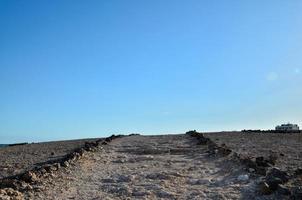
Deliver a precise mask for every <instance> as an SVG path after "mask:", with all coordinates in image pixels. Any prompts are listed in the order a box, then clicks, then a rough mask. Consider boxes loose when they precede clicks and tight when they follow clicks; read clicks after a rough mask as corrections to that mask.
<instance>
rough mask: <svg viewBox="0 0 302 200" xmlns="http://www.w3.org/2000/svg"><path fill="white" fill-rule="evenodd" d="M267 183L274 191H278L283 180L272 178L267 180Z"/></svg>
mask: <svg viewBox="0 0 302 200" xmlns="http://www.w3.org/2000/svg"><path fill="white" fill-rule="evenodd" d="M266 182H267V184H268V185H269V187H270V189H271V190H272V191H275V190H277V189H278V185H279V184H282V180H281V179H280V178H278V177H270V178H269V179H266Z"/></svg>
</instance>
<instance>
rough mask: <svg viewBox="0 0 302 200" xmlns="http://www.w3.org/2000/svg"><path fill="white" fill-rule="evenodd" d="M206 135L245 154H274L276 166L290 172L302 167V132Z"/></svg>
mask: <svg viewBox="0 0 302 200" xmlns="http://www.w3.org/2000/svg"><path fill="white" fill-rule="evenodd" d="M205 135H206V136H207V137H209V138H211V139H212V140H213V141H215V142H216V143H218V144H220V145H221V144H226V146H228V147H230V148H231V149H232V150H234V151H236V152H238V153H240V154H243V155H247V156H252V157H258V156H264V157H267V156H269V155H274V156H276V157H277V161H276V167H278V168H281V169H282V170H285V171H288V172H289V173H292V172H293V171H294V170H296V169H297V168H299V167H300V168H301V167H302V133H243V132H219V133H208V134H205Z"/></svg>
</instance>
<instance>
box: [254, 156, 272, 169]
mask: <svg viewBox="0 0 302 200" xmlns="http://www.w3.org/2000/svg"><path fill="white" fill-rule="evenodd" d="M256 164H257V166H259V167H269V166H270V165H269V164H268V161H267V160H264V157H263V156H260V157H257V158H256Z"/></svg>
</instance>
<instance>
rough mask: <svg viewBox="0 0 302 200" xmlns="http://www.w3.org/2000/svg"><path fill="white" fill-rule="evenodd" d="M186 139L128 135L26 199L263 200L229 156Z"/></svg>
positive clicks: (59, 174) (88, 156) (56, 176)
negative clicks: (217, 154)
mask: <svg viewBox="0 0 302 200" xmlns="http://www.w3.org/2000/svg"><path fill="white" fill-rule="evenodd" d="M206 151H207V147H206V146H203V145H196V140H195V139H194V138H192V137H190V136H188V135H165V136H131V137H124V138H119V139H116V140H113V141H112V142H111V143H110V144H109V145H105V146H103V149H100V150H98V151H97V152H89V153H86V154H85V155H84V156H83V157H82V159H80V160H79V161H78V162H77V163H76V164H75V165H73V166H71V167H70V168H67V169H62V170H59V171H58V172H56V173H55V174H54V176H53V178H49V179H46V180H44V181H43V184H41V185H40V186H39V187H40V188H41V191H40V192H35V193H26V194H25V196H26V197H27V198H28V199H262V198H263V197H257V196H256V194H255V179H254V178H251V177H250V178H249V179H248V180H245V181H244V180H238V176H239V175H244V174H247V172H246V171H244V170H243V166H241V165H239V164H238V163H235V162H233V161H232V160H230V158H229V157H209V156H208V154H207V153H206Z"/></svg>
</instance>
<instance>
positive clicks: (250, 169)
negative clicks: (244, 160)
mask: <svg viewBox="0 0 302 200" xmlns="http://www.w3.org/2000/svg"><path fill="white" fill-rule="evenodd" d="M248 171H249V172H250V173H254V172H255V171H256V170H255V169H254V168H249V169H248Z"/></svg>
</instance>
